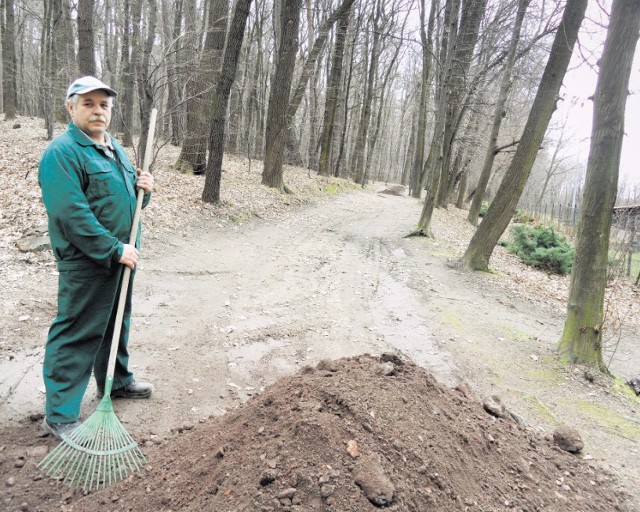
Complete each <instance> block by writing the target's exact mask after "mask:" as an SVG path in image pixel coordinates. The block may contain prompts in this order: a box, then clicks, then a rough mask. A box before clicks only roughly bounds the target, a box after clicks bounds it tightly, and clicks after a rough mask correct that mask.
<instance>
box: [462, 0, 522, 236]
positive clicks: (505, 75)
mask: <svg viewBox="0 0 640 512" xmlns="http://www.w3.org/2000/svg"><path fill="white" fill-rule="evenodd" d="M530 1H531V0H518V12H517V13H516V19H515V22H514V24H513V30H512V32H511V41H510V42H509V53H508V55H507V61H506V63H505V65H504V71H503V72H502V80H501V82H500V91H499V92H498V99H497V100H496V106H495V110H494V113H493V123H492V125H491V135H490V136H489V144H488V146H487V151H486V154H485V157H484V165H483V166H482V171H481V173H480V178H479V180H478V184H477V185H476V191H475V194H474V196H473V201H471V207H470V208H469V215H468V216H467V219H468V220H469V222H470V223H471V224H473V225H474V226H477V225H478V216H479V214H480V208H481V207H482V200H483V199H484V192H485V190H486V189H487V183H489V177H490V176H491V169H492V168H493V160H494V159H495V156H496V152H495V149H496V146H497V145H498V135H499V133H500V126H501V125H502V119H503V118H504V117H505V116H506V112H505V110H504V106H505V104H506V102H507V96H508V94H509V88H510V86H511V74H512V72H513V66H514V64H515V62H516V52H517V49H518V43H519V41H520V29H521V28H522V20H523V19H524V15H525V13H526V11H527V7H528V6H529V2H530Z"/></svg>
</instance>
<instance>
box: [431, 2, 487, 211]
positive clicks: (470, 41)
mask: <svg viewBox="0 0 640 512" xmlns="http://www.w3.org/2000/svg"><path fill="white" fill-rule="evenodd" d="M486 6H487V0H465V1H464V2H463V3H462V14H461V19H460V31H459V33H458V37H457V38H456V41H455V53H454V56H453V65H452V67H451V74H450V77H449V83H448V85H447V90H446V94H445V96H446V100H445V101H446V111H445V112H446V114H445V124H444V135H443V142H442V159H441V161H440V163H441V166H440V173H441V177H440V180H439V181H440V183H441V184H442V185H444V186H441V187H440V188H439V189H438V200H437V203H438V205H440V206H441V207H443V208H445V207H446V206H447V201H448V199H449V198H448V192H449V188H448V187H447V186H446V185H447V184H448V183H449V182H450V181H451V179H452V176H451V158H452V155H453V145H454V141H455V139H456V135H457V133H458V130H459V128H460V125H461V124H462V118H463V116H464V112H465V110H466V107H467V105H466V104H465V101H464V98H465V96H466V97H467V98H468V100H467V101H470V99H469V98H470V95H469V94H467V88H468V83H469V81H468V74H469V69H470V67H471V59H472V57H473V50H474V48H475V46H476V42H477V41H478V32H479V30H480V22H481V21H482V18H483V17H484V12H485V9H486Z"/></svg>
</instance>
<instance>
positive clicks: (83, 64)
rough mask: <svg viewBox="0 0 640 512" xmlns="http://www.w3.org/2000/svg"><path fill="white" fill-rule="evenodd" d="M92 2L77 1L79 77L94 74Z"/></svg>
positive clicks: (93, 3)
mask: <svg viewBox="0 0 640 512" xmlns="http://www.w3.org/2000/svg"><path fill="white" fill-rule="evenodd" d="M95 7H96V6H95V2H94V0H78V19H77V24H78V70H79V71H80V74H81V75H91V76H94V75H95V74H96V59H95V47H94V44H93V40H94V34H93V10H94V9H95Z"/></svg>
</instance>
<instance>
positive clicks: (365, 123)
mask: <svg viewBox="0 0 640 512" xmlns="http://www.w3.org/2000/svg"><path fill="white" fill-rule="evenodd" d="M380 17H381V7H380V2H379V1H377V2H376V3H375V14H374V17H373V44H372V45H371V55H370V60H369V70H368V74H367V82H366V84H365V90H364V99H363V102H362V110H361V112H360V121H359V122H358V135H357V136H356V146H355V148H354V150H353V169H354V173H355V179H354V181H355V182H356V183H358V184H360V185H362V186H363V187H364V186H365V185H366V184H367V181H366V169H365V161H364V160H365V159H364V151H365V145H366V143H367V134H368V132H369V124H370V123H371V105H372V104H373V93H374V88H375V78H376V74H377V72H378V60H379V57H380V44H381V42H380V30H379V26H378V23H379V20H380Z"/></svg>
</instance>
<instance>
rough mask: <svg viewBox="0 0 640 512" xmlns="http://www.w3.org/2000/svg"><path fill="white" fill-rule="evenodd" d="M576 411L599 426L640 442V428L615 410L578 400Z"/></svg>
mask: <svg viewBox="0 0 640 512" xmlns="http://www.w3.org/2000/svg"><path fill="white" fill-rule="evenodd" d="M576 409H577V410H578V411H579V412H580V413H582V414H583V415H584V416H585V417H586V418H587V419H589V420H593V421H595V422H597V423H598V424H599V425H602V426H604V427H608V428H609V429H610V430H613V431H615V432H618V433H619V434H621V435H622V436H624V437H626V438H629V439H632V440H636V441H638V440H640V426H638V425H637V424H636V423H634V422H633V421H630V420H628V419H626V418H624V417H623V416H621V415H620V414H618V413H617V412H616V411H614V410H613V409H610V408H608V407H606V406H604V405H600V404H594V403H592V402H589V401H587V400H578V401H577V402H576Z"/></svg>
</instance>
